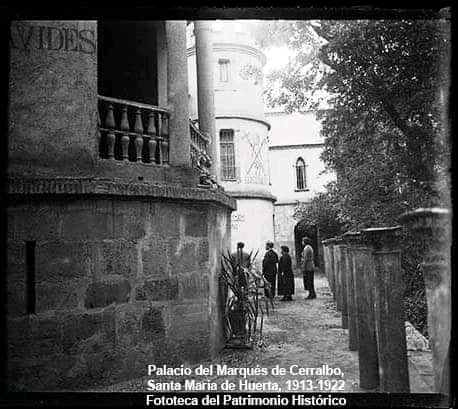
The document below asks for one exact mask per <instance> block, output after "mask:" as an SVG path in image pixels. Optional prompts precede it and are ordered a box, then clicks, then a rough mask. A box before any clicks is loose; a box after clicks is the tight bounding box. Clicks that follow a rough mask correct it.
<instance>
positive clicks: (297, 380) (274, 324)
mask: <svg viewBox="0 0 458 409" xmlns="http://www.w3.org/2000/svg"><path fill="white" fill-rule="evenodd" d="M295 284H296V294H295V295H294V297H293V298H294V301H289V302H281V301H280V300H279V297H276V299H275V311H274V312H273V314H271V315H270V316H269V317H267V318H266V320H265V324H264V330H263V339H262V343H261V345H256V346H255V347H254V348H253V349H252V350H236V349H225V350H223V351H222V353H221V354H220V356H218V358H217V359H215V360H213V361H207V362H201V363H200V364H202V365H203V366H204V367H211V368H212V370H213V373H212V374H211V375H205V376H196V375H195V374H194V369H195V368H196V367H197V366H198V365H194V366H192V367H191V369H192V371H193V375H192V376H181V377H167V376H160V377H157V376H156V377H154V378H155V379H158V378H160V381H161V382H162V383H166V382H178V383H180V384H181V386H182V387H184V386H185V379H195V380H200V381H202V382H204V383H205V382H207V383H211V384H216V385H217V387H218V391H221V385H222V383H223V382H224V381H225V380H228V381H230V382H233V383H234V385H235V389H234V390H233V391H236V392H239V391H244V392H255V391H256V390H255V389H254V388H256V387H258V388H260V387H261V388H262V389H261V390H259V389H258V391H267V392H272V391H274V392H275V391H277V390H278V391H280V390H281V391H282V392H287V391H296V392H302V391H312V389H310V388H314V389H313V390H314V391H320V392H321V391H323V392H325V391H330V388H333V389H334V390H335V389H337V390H338V391H339V392H361V391H362V390H361V389H359V386H358V383H359V379H358V378H359V372H358V354H357V352H354V351H349V349H348V330H344V329H342V327H341V314H340V312H338V311H337V310H336V306H335V302H334V300H333V298H332V294H331V292H330V290H329V287H328V282H327V280H326V279H325V278H324V277H322V276H317V277H315V288H316V292H317V298H316V299H313V300H306V299H305V296H306V294H305V293H304V291H303V286H302V279H300V278H296V283H295ZM218 365H220V366H223V365H227V368H250V369H251V368H256V367H259V369H258V370H259V371H262V370H263V369H262V368H265V369H264V371H265V372H267V374H259V375H249V376H247V377H246V378H244V377H243V376H240V375H238V376H237V375H230V374H221V373H220V374H218V373H216V372H217V366H218ZM277 365H278V367H279V368H283V369H284V371H285V372H286V374H285V375H278V376H275V375H272V372H271V371H272V368H274V367H275V366H277ZM326 365H327V368H328V369H327V370H328V374H329V370H330V369H329V368H333V372H334V374H333V375H328V376H326V374H324V376H321V375H320V373H319V372H318V371H320V370H323V369H326V367H325V368H323V366H326ZM299 368H309V369H303V370H306V371H308V375H300V374H299ZM310 368H313V369H310ZM318 368H319V369H318ZM337 368H338V370H340V372H341V373H342V375H340V376H339V374H336V373H335V372H336V371H338V370H337ZM312 371H313V373H311V372H312ZM151 378H153V377H152V376H145V377H142V378H138V379H134V380H131V381H127V382H122V383H118V384H116V385H112V386H110V387H105V388H100V389H99V390H103V391H108V392H147V391H148V390H149V389H148V380H149V379H151ZM240 380H242V382H241V383H240ZM301 381H302V382H301ZM244 385H245V386H244ZM207 386H208V385H207ZM244 388H245V389H244ZM272 388H273V389H272ZM276 388H279V389H276ZM206 390H209V389H206Z"/></svg>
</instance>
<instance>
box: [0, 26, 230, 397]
mask: <svg viewBox="0 0 458 409" xmlns="http://www.w3.org/2000/svg"><path fill="white" fill-rule="evenodd" d="M197 52H198V53H199V50H198V51H197ZM186 63H187V57H186V22H184V21H158V22H147V21H144V22H141V24H140V23H138V22H124V23H122V22H106V23H97V22H96V21H70V20H66V21H12V22H11V25H10V61H9V64H10V74H9V105H8V114H9V124H8V126H9V127H8V174H7V177H8V208H7V230H8V242H7V280H6V284H7V299H6V301H7V302H6V309H7V321H6V322H7V331H6V332H7V336H8V338H7V344H8V356H7V358H8V389H9V390H10V391H45V390H78V389H88V388H91V387H95V386H102V385H106V384H109V383H115V382H117V381H121V380H125V379H129V378H135V377H140V376H142V375H144V374H145V373H146V368H147V365H148V364H160V363H167V364H177V363H183V362H190V361H193V360H197V359H201V358H208V357H211V356H214V355H215V354H216V353H217V352H218V351H219V350H220V349H221V348H222V347H223V346H224V339H223V338H224V336H223V330H222V305H221V296H220V295H221V294H220V283H219V268H220V256H221V251H222V249H224V248H225V247H227V246H229V245H230V241H231V212H232V211H233V210H234V209H235V207H236V204H235V200H234V199H233V198H231V197H230V196H228V195H227V194H226V192H225V191H224V189H223V188H222V187H221V186H218V185H215V184H202V177H201V176H202V168H201V166H200V163H201V162H200V161H199V158H200V157H201V156H202V155H205V152H204V150H202V151H199V149H203V148H205V146H206V145H205V144H206V142H205V140H203V139H202V138H200V137H199V133H198V132H197V131H196V130H194V131H193V132H191V128H190V122H189V107H188V101H187V98H188V85H187V84H188V75H187V69H186ZM198 86H199V85H198ZM191 134H192V135H193V137H191ZM192 138H194V139H192ZM199 138H200V139H199ZM207 142H208V141H207Z"/></svg>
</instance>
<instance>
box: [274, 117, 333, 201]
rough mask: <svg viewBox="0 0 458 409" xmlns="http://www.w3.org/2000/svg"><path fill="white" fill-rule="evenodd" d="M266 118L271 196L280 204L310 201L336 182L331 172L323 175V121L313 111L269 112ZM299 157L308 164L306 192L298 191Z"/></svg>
mask: <svg viewBox="0 0 458 409" xmlns="http://www.w3.org/2000/svg"><path fill="white" fill-rule="evenodd" d="M266 118H267V120H268V121H269V122H270V124H271V130H270V149H269V164H270V179H271V183H272V186H271V189H272V194H273V195H275V196H276V197H277V200H278V202H280V203H282V202H296V201H301V202H309V201H310V200H311V198H312V197H313V196H314V195H316V193H318V192H322V191H324V186H325V185H326V184H327V183H329V182H330V181H331V180H333V179H334V175H333V174H332V173H327V172H326V173H323V171H324V170H325V165H324V163H323V161H322V160H321V159H320V155H321V152H322V150H323V138H322V137H321V135H320V129H321V124H320V122H319V121H318V120H317V119H316V116H315V114H314V113H312V112H307V113H293V114H286V113H284V112H281V113H280V112H274V113H272V112H270V113H269V112H268V113H266ZM300 145H303V146H300ZM299 157H301V158H302V159H303V160H304V161H305V164H306V177H307V186H306V188H307V189H306V190H305V191H297V184H296V167H295V165H296V161H297V159H298V158H299Z"/></svg>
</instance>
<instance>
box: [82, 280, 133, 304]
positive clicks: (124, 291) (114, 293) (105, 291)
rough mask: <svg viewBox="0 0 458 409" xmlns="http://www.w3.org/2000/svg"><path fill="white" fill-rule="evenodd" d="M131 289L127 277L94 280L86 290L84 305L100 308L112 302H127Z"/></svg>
mask: <svg viewBox="0 0 458 409" xmlns="http://www.w3.org/2000/svg"><path fill="white" fill-rule="evenodd" d="M130 289H131V286H130V283H129V281H128V280H126V279H124V280H119V281H114V282H104V281H96V282H93V283H91V284H89V287H88V288H87V290H86V298H85V300H84V306H85V307H86V308H98V307H104V306H106V305H110V304H111V303H125V302H127V301H129V296H130Z"/></svg>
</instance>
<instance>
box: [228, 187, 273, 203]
mask: <svg viewBox="0 0 458 409" xmlns="http://www.w3.org/2000/svg"><path fill="white" fill-rule="evenodd" d="M226 192H227V193H228V194H229V195H231V196H232V197H234V198H236V199H264V200H269V201H271V202H276V200H277V198H276V197H275V196H274V195H272V194H271V193H268V192H261V191H249V190H247V191H227V190H226Z"/></svg>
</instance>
